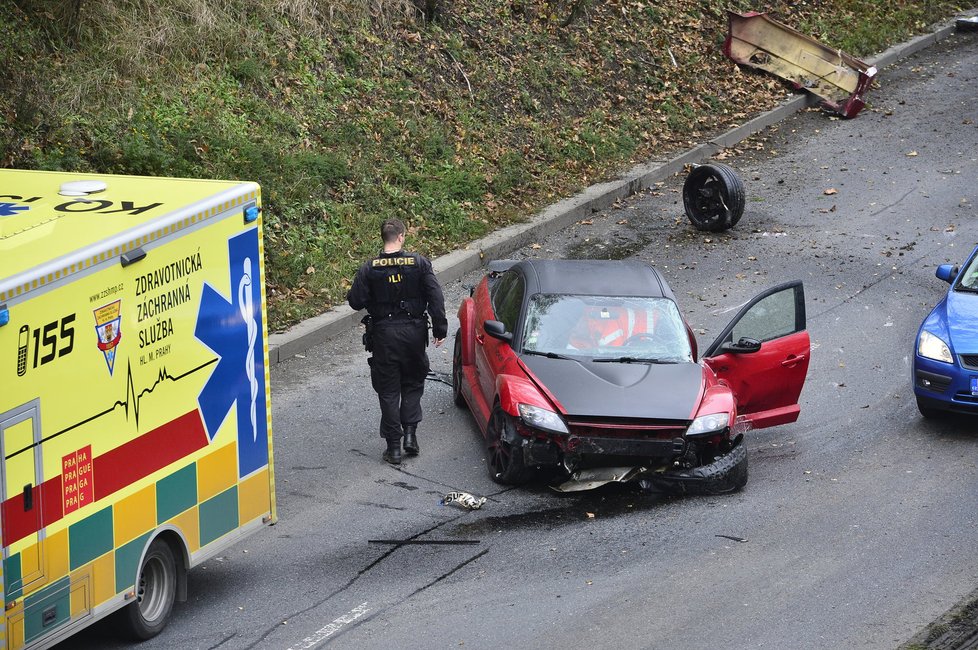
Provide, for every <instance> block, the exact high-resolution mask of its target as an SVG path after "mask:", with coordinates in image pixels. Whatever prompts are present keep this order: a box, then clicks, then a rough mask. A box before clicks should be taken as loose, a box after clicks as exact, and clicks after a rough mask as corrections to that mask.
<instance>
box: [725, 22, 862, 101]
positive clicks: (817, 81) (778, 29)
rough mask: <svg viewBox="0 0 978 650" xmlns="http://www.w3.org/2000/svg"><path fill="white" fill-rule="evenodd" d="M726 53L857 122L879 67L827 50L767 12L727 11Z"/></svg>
mask: <svg viewBox="0 0 978 650" xmlns="http://www.w3.org/2000/svg"><path fill="white" fill-rule="evenodd" d="M727 16H728V26H729V27H728V33H727V39H726V41H724V43H723V53H724V54H725V55H726V56H727V57H728V58H729V59H730V60H732V61H734V62H736V63H739V64H741V65H746V66H748V67H751V68H757V69H759V70H764V71H765V72H770V73H771V74H773V75H775V76H777V77H781V78H782V79H784V80H786V81H788V82H790V83H791V84H792V85H793V86H794V87H795V88H796V89H797V90H806V91H808V92H810V93H812V94H813V95H815V96H817V97H818V98H819V99H821V100H822V104H823V105H824V106H825V107H826V108H828V109H829V110H832V111H834V112H836V113H838V114H839V115H842V116H843V117H855V116H856V114H857V113H859V111H860V110H862V108H863V106H865V105H866V103H865V101H863V96H864V95H865V94H866V92H867V91H868V90H869V88H870V86H871V85H872V83H873V79H874V77H875V76H876V72H877V70H876V67H875V66H871V65H869V64H867V63H865V62H863V61H860V60H859V59H857V58H855V57H853V56H850V55H849V54H846V53H845V52H843V51H842V50H838V49H835V48H831V47H828V46H827V45H824V44H822V43H820V42H819V41H817V40H815V39H814V38H812V37H811V36H808V35H806V34H802V33H801V32H799V31H796V30H794V29H792V28H791V27H788V26H787V25H785V24H783V23H779V22H778V21H776V20H773V19H771V18H768V16H767V15H766V14H764V13H760V12H754V11H752V12H748V13H745V14H740V13H737V12H735V11H729V10H728V11H727Z"/></svg>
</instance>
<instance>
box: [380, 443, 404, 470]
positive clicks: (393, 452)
mask: <svg viewBox="0 0 978 650" xmlns="http://www.w3.org/2000/svg"><path fill="white" fill-rule="evenodd" d="M384 460H386V461H387V462H388V463H390V464H391V465H400V464H401V439H400V438H391V439H388V440H387V450H386V451H385V452H384Z"/></svg>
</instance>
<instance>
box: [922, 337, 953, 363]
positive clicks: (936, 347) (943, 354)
mask: <svg viewBox="0 0 978 650" xmlns="http://www.w3.org/2000/svg"><path fill="white" fill-rule="evenodd" d="M917 354H919V355H920V356H922V357H925V358H927V359H933V360H935V361H943V362H944V363H954V359H953V358H952V357H951V349H950V348H948V346H947V343H945V342H944V341H942V340H941V339H940V338H938V337H936V336H934V335H933V334H931V333H930V332H928V331H927V330H921V332H920V338H919V339H917Z"/></svg>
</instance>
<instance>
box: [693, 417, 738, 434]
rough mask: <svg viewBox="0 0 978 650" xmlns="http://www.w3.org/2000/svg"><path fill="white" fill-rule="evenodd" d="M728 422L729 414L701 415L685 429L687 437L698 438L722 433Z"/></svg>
mask: <svg viewBox="0 0 978 650" xmlns="http://www.w3.org/2000/svg"><path fill="white" fill-rule="evenodd" d="M728 422H730V414H729V413H711V414H710V415H701V416H699V417H698V418H696V419H695V420H693V423H692V424H691V425H689V428H688V429H686V435H687V436H700V435H703V434H704V433H717V432H718V431H723V429H724V428H725V427H726V426H727V423H728Z"/></svg>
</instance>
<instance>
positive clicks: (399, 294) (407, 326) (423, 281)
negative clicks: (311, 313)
mask: <svg viewBox="0 0 978 650" xmlns="http://www.w3.org/2000/svg"><path fill="white" fill-rule="evenodd" d="M404 233H405V228H404V223H403V222H402V221H401V220H400V219H388V220H387V221H385V222H384V224H383V225H382V226H381V228H380V235H381V237H382V238H383V241H384V250H383V251H382V252H381V253H380V255H378V256H377V257H375V258H374V259H372V260H367V261H366V262H364V263H363V265H362V266H361V267H360V269H359V270H358V271H357V274H356V277H355V278H354V279H353V286H352V287H351V288H350V292H349V293H348V294H347V296H346V299H347V302H349V303H350V307H352V308H353V309H357V310H360V309H364V308H366V309H367V312H368V313H369V315H370V319H369V321H368V323H369V324H368V337H367V339H365V342H366V341H367V340H369V341H370V347H368V351H372V352H373V356H372V357H371V358H369V359H367V363H368V364H370V382H371V383H372V384H373V387H374V390H375V391H377V396H378V397H379V398H380V435H381V437H382V438H385V439H386V440H387V450H386V451H385V452H384V460H385V461H387V462H388V463H391V464H392V465H398V464H400V462H401V436H402V435H403V436H404V452H405V453H406V454H407V455H409V456H416V455H417V454H418V453H419V452H420V447H419V446H418V438H417V428H418V423H419V422H421V395H422V393H423V392H424V382H425V377H427V376H428V368H429V366H428V354H427V352H426V351H425V348H426V347H427V346H428V318H427V316H431V333H432V336H433V337H434V340H435V347H439V346H440V345H441V344H442V342H443V341H444V340H445V336H446V335H447V334H448V319H447V318H445V298H444V296H443V295H442V291H441V285H439V284H438V279H437V278H436V277H435V274H434V271H433V270H432V268H431V262H430V261H429V260H428V259H427V258H426V257H423V256H421V255H418V254H417V253H406V252H404V251H403V250H402V247H403V246H404ZM426 312H427V315H426Z"/></svg>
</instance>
